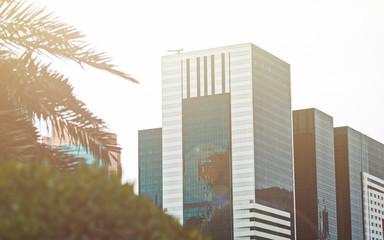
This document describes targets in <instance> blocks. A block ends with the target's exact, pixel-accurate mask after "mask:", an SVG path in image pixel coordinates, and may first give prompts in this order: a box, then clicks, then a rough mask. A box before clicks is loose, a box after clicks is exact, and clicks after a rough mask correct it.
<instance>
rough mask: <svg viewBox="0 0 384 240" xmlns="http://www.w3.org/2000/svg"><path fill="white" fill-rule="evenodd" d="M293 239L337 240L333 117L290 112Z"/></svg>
mask: <svg viewBox="0 0 384 240" xmlns="http://www.w3.org/2000/svg"><path fill="white" fill-rule="evenodd" d="M293 146H294V159H295V161H294V162H295V193H296V198H295V200H296V219H297V224H296V233H297V239H299V240H300V239H337V212H336V180H335V158H334V136H333V118H332V117H331V116H329V115H327V114H325V113H323V112H321V111H319V110H317V109H314V108H312V109H303V110H297V111H293Z"/></svg>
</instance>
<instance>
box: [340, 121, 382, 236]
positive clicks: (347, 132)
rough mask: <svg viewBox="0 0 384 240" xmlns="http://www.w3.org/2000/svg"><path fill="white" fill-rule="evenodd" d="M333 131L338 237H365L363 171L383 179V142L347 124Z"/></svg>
mask: <svg viewBox="0 0 384 240" xmlns="http://www.w3.org/2000/svg"><path fill="white" fill-rule="evenodd" d="M334 135H335V162H336V164H335V167H336V196H337V217H338V219H337V220H338V224H337V225H338V235H339V239H352V240H360V239H365V230H364V215H363V214H364V211H363V192H362V189H363V184H362V182H363V173H368V174H369V175H371V176H373V177H377V178H379V179H384V145H383V144H382V143H380V142H378V141H376V140H374V139H372V138H370V137H368V136H366V135H364V134H362V133H360V132H358V131H356V130H354V129H352V128H350V127H338V128H335V129H334ZM381 239H382V238H381Z"/></svg>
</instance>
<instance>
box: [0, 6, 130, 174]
mask: <svg viewBox="0 0 384 240" xmlns="http://www.w3.org/2000/svg"><path fill="white" fill-rule="evenodd" d="M83 38H84V36H83V35H82V34H81V33H80V32H79V31H78V30H76V29H75V28H74V27H73V26H70V25H67V24H64V23H62V22H61V21H60V20H59V19H58V18H56V17H54V16H53V14H46V13H45V10H44V9H42V8H39V7H36V6H35V5H33V4H29V5H28V4H26V3H25V1H23V0H21V1H16V0H0V120H1V121H0V157H2V158H3V159H13V160H19V161H24V160H36V161H37V160H39V159H42V158H43V157H45V158H48V159H51V160H52V162H53V163H54V164H56V165H58V166H60V167H61V169H62V170H69V169H72V168H73V164H75V163H79V161H78V160H79V159H78V158H76V157H73V156H65V154H63V153H60V152H59V151H57V150H55V149H53V148H51V147H49V146H46V145H43V144H40V143H39V142H38V138H39V133H38V131H37V129H36V128H35V125H34V122H35V120H36V119H38V120H41V121H45V122H48V123H49V124H51V126H52V130H53V131H55V132H57V133H59V134H61V135H62V136H68V139H66V140H67V141H70V142H74V143H77V144H81V145H83V146H84V147H85V148H86V149H89V151H90V152H92V153H93V154H94V155H95V157H96V158H97V159H101V160H102V161H103V162H104V163H110V161H111V160H113V159H112V158H113V154H109V153H111V152H117V151H119V150H120V148H119V147H118V146H116V144H115V142H114V141H113V140H112V139H111V138H110V135H109V134H108V133H106V132H105V130H106V127H107V126H106V124H105V122H104V121H103V120H102V119H100V118H98V117H96V116H95V115H94V114H93V113H92V112H91V111H89V110H88V109H87V107H86V105H85V104H84V103H83V102H82V101H80V100H78V99H77V98H76V97H75V95H74V93H73V89H72V87H71V85H70V84H69V82H68V79H67V78H66V77H65V75H64V74H63V73H61V72H59V71H57V70H54V69H52V67H51V63H52V62H53V61H62V62H74V63H76V64H79V65H80V66H81V67H84V66H85V65H88V66H91V67H93V68H96V69H100V70H103V71H107V72H110V73H111V74H114V75H117V76H119V77H122V78H124V79H127V80H130V81H133V82H137V81H136V80H135V79H134V78H132V77H130V76H129V75H128V74H126V73H124V72H121V71H119V70H117V69H116V66H115V65H114V64H112V63H111V59H110V58H109V57H108V56H107V55H106V54H105V53H104V52H100V51H97V50H95V49H92V48H91V47H90V45H89V44H88V43H86V42H84V41H83ZM63 133H66V134H63ZM101 146H102V147H101Z"/></svg>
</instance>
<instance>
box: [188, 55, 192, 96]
mask: <svg viewBox="0 0 384 240" xmlns="http://www.w3.org/2000/svg"><path fill="white" fill-rule="evenodd" d="M190 74H191V72H190V61H189V59H187V98H190V97H191V75H190Z"/></svg>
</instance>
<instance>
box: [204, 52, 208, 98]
mask: <svg viewBox="0 0 384 240" xmlns="http://www.w3.org/2000/svg"><path fill="white" fill-rule="evenodd" d="M207 75H208V73H207V56H204V96H208V76H207Z"/></svg>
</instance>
